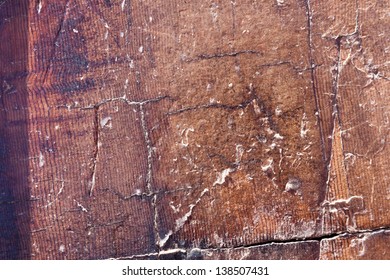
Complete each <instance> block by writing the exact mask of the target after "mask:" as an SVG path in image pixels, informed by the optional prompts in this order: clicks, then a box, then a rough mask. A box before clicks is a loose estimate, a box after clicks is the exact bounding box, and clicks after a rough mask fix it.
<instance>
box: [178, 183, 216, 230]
mask: <svg viewBox="0 0 390 280" xmlns="http://www.w3.org/2000/svg"><path fill="white" fill-rule="evenodd" d="M208 191H209V189H207V188H206V189H204V190H203V191H202V193H201V194H200V196H199V198H198V199H197V200H196V201H195V203H194V204H190V206H189V208H190V210H189V211H188V212H187V213H186V214H185V215H184V216H183V217H181V218H179V219H177V220H176V227H175V232H178V230H180V229H181V228H182V227H183V226H184V224H185V223H186V222H187V220H188V218H189V217H191V215H192V211H193V210H194V207H195V206H196V205H198V203H199V202H200V201H201V199H202V197H203V196H204V195H205V194H206V193H207V192H208Z"/></svg>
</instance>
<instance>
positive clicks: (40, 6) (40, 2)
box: [37, 0, 43, 14]
mask: <svg viewBox="0 0 390 280" xmlns="http://www.w3.org/2000/svg"><path fill="white" fill-rule="evenodd" d="M42 6H43V5H42V0H40V1H39V3H38V7H37V12H38V14H40V13H41V11H42Z"/></svg>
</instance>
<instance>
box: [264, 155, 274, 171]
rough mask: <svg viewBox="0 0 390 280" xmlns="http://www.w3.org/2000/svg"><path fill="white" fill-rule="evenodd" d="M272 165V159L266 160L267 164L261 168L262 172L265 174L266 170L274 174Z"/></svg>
mask: <svg viewBox="0 0 390 280" xmlns="http://www.w3.org/2000/svg"><path fill="white" fill-rule="evenodd" d="M273 164H274V159H273V158H269V159H267V164H265V165H262V166H261V170H263V172H267V171H268V170H272V172H273V173H275V172H274V167H273Z"/></svg>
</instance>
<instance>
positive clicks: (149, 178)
mask: <svg viewBox="0 0 390 280" xmlns="http://www.w3.org/2000/svg"><path fill="white" fill-rule="evenodd" d="M138 106H139V112H140V116H141V127H142V132H143V134H144V140H145V144H146V149H147V173H146V192H147V195H148V196H151V197H152V211H153V228H154V239H155V244H156V246H157V253H158V254H159V252H160V250H161V246H160V245H159V244H160V235H159V230H158V212H157V193H156V192H154V190H153V187H152V177H153V170H152V168H153V162H152V161H153V147H152V142H151V140H150V136H149V130H148V127H147V124H146V119H145V108H144V104H143V103H140V104H139V105H138Z"/></svg>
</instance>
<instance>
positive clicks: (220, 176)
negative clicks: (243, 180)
mask: <svg viewBox="0 0 390 280" xmlns="http://www.w3.org/2000/svg"><path fill="white" fill-rule="evenodd" d="M234 171H236V169H234V168H226V169H224V170H222V171H221V172H219V173H218V175H217V179H216V180H215V181H214V183H213V187H214V186H216V185H222V184H224V183H225V180H226V177H228V176H229V174H230V173H231V172H234Z"/></svg>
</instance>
